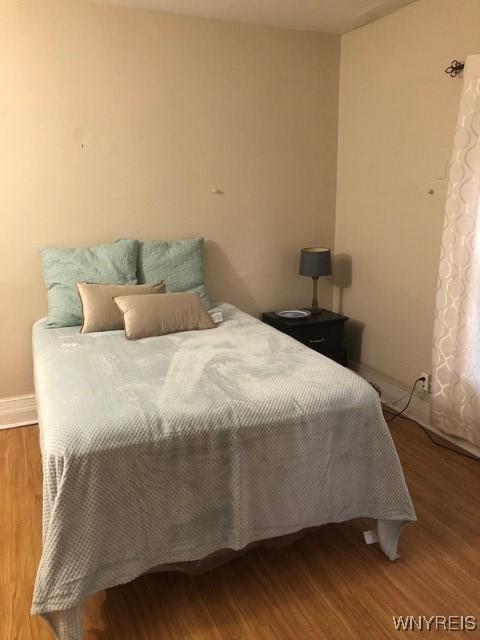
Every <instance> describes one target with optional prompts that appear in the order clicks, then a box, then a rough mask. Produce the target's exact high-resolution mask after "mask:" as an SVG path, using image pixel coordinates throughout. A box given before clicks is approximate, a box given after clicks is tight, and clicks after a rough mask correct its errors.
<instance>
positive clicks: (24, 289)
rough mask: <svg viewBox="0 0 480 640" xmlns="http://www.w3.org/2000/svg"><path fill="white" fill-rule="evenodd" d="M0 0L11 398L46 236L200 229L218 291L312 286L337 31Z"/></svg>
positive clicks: (243, 297)
mask: <svg viewBox="0 0 480 640" xmlns="http://www.w3.org/2000/svg"><path fill="white" fill-rule="evenodd" d="M0 5H1V6H0V8H1V18H0V42H1V55H0V112H1V116H0V140H1V144H0V198H1V200H0V201H1V235H0V287H1V293H2V297H1V299H2V313H1V314H0V351H1V368H0V397H5V396H10V395H17V394H22V393H29V392H31V391H32V376H31V351H30V330H31V325H32V323H33V322H34V321H35V320H36V319H37V318H39V317H41V316H43V315H45V312H46V300H45V292H44V288H43V283H42V278H41V272H40V260H39V257H38V249H39V248H40V247H42V246H45V245H64V246H72V245H73V246H75V245H88V244H94V243H100V242H109V241H111V240H113V239H115V238H118V237H120V236H129V237H138V238H164V239H168V238H180V237H189V236H194V235H199V234H201V235H203V236H204V237H205V238H206V239H207V241H208V243H207V252H206V253H207V256H206V260H207V284H208V288H209V291H210V293H211V296H212V297H213V298H214V299H222V300H228V301H231V302H233V303H235V304H237V305H238V306H240V307H241V308H243V309H245V310H247V311H250V312H253V313H257V312H258V311H260V310H267V309H271V308H275V307H282V306H284V305H299V304H306V303H307V302H308V301H309V299H310V282H309V280H308V279H305V278H301V277H299V276H297V275H296V269H297V255H298V250H299V249H300V248H301V247H302V246H305V245H310V244H312V243H321V244H326V245H330V244H332V243H333V231H334V215H335V189H336V143H337V114H338V105H337V96H338V64H339V39H338V38H337V37H334V36H321V35H318V34H314V33H303V32H295V31H287V30H280V29H273V28H266V27H256V26H249V25H241V24H233V23H231V24H230V23H224V22H215V21H210V20H202V19H195V18H185V17H175V16H168V15H162V14H159V13H156V12H150V11H141V10H134V9H125V8H115V7H108V6H101V5H94V4H89V3H87V2H83V1H81V0H80V1H77V2H74V1H70V0H57V1H54V0H42V1H41V2H39V1H38V0H29V1H25V0H0ZM454 53H457V51H455V52H454ZM447 57H448V56H447ZM213 185H216V186H218V187H220V188H221V189H223V190H224V192H225V193H224V195H222V196H216V195H213V194H212V193H211V188H212V186H213ZM329 300H330V291H329V289H328V284H325V285H324V286H323V301H324V303H326V304H328V302H329Z"/></svg>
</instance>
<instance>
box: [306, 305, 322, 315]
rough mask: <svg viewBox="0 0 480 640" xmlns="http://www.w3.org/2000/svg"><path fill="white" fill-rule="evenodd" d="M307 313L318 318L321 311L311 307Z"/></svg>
mask: <svg viewBox="0 0 480 640" xmlns="http://www.w3.org/2000/svg"><path fill="white" fill-rule="evenodd" d="M309 311H310V313H311V314H312V316H319V315H321V314H322V313H323V309H320V308H319V307H317V308H314V307H311V308H310V309H309Z"/></svg>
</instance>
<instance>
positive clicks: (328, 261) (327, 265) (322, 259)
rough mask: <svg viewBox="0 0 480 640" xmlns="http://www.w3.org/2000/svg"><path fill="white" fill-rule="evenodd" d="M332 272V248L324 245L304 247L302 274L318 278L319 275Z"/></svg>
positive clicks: (300, 271)
mask: <svg viewBox="0 0 480 640" xmlns="http://www.w3.org/2000/svg"><path fill="white" fill-rule="evenodd" d="M331 273H332V257H331V255H330V249H326V248H324V247H307V248H306V249H302V252H301V254H300V269H299V274H300V275H301V276H310V277H311V278H318V277H319V276H329V275H330V274H331Z"/></svg>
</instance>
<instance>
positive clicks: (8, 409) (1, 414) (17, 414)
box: [0, 395, 37, 429]
mask: <svg viewBox="0 0 480 640" xmlns="http://www.w3.org/2000/svg"><path fill="white" fill-rule="evenodd" d="M36 423H37V405H36V402H35V396H34V395H26V396H15V397H13V398H0V429H13V428H14V427H25V426H27V425H29V424H36Z"/></svg>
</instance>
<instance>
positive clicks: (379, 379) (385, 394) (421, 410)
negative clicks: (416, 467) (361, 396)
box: [349, 362, 480, 458]
mask: <svg viewBox="0 0 480 640" xmlns="http://www.w3.org/2000/svg"><path fill="white" fill-rule="evenodd" d="M349 366H350V368H351V369H353V370H354V371H356V372H357V373H358V374H359V375H360V376H361V377H362V378H364V379H365V380H368V382H373V383H374V384H375V385H377V386H378V387H380V390H381V392H382V395H381V399H382V402H383V404H385V405H387V407H388V408H390V409H392V410H393V411H400V409H402V407H404V406H405V404H406V402H407V400H408V396H409V395H410V391H411V387H410V389H408V388H406V387H404V386H401V385H400V384H399V383H397V382H392V381H390V380H387V379H386V378H385V377H384V376H382V375H381V374H380V373H378V371H375V370H374V369H371V368H370V367H366V366H365V365H363V364H360V363H358V362H349ZM402 398H403V399H402ZM399 400H400V402H399ZM404 415H405V416H406V417H407V418H411V419H412V420H415V421H416V422H418V423H419V424H421V425H422V427H425V429H428V430H429V431H431V432H432V433H435V434H436V435H439V436H441V437H442V438H443V439H444V440H447V441H448V442H451V443H452V444H454V445H455V446H457V447H459V448H460V449H463V450H464V451H467V452H468V453H470V454H471V455H474V456H477V457H478V458H480V449H479V448H478V447H476V446H475V445H473V444H471V443H470V442H467V441H466V440H462V439H461V438H455V437H454V436H451V435H449V434H446V433H443V432H442V431H439V430H438V429H436V428H435V427H434V426H433V425H432V424H431V423H430V401H429V394H428V393H426V392H422V391H419V392H417V393H416V394H415V395H413V397H412V401H411V403H410V406H409V407H408V409H407V410H406V411H405V414H404Z"/></svg>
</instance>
